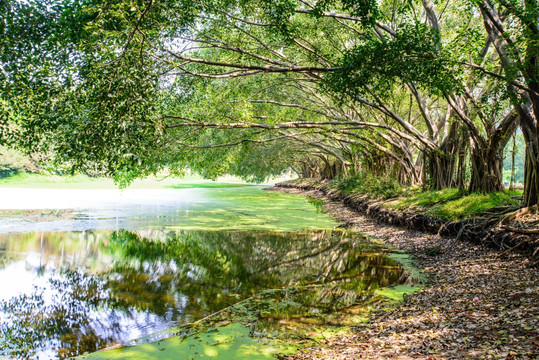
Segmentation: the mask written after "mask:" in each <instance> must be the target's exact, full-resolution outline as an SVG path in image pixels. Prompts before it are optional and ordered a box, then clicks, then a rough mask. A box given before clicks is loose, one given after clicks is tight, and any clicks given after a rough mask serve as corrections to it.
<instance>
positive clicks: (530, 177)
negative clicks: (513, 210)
mask: <svg viewBox="0 0 539 360" xmlns="http://www.w3.org/2000/svg"><path fill="white" fill-rule="evenodd" d="M525 120H526V121H522V122H521V128H522V134H523V135H524V140H525V141H526V162H525V164H524V194H523V205H524V206H532V205H535V204H537V203H539V138H538V135H537V128H536V126H534V125H535V121H532V120H535V119H525Z"/></svg>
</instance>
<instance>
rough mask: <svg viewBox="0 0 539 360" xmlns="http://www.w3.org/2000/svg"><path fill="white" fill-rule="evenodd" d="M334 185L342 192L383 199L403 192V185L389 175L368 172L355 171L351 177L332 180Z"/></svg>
mask: <svg viewBox="0 0 539 360" xmlns="http://www.w3.org/2000/svg"><path fill="white" fill-rule="evenodd" d="M332 186H335V187H336V188H337V189H339V190H340V191H342V192H345V193H351V194H360V195H367V196H369V197H378V198H383V199H388V198H392V197H395V196H398V195H400V194H401V193H402V192H403V190H404V189H403V187H402V186H401V185H400V184H399V183H398V182H397V181H396V180H395V179H392V178H390V177H378V176H375V175H373V174H370V173H357V174H355V175H354V176H351V177H344V178H341V179H337V180H334V181H333V182H332Z"/></svg>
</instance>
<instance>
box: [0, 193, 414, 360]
mask: <svg viewBox="0 0 539 360" xmlns="http://www.w3.org/2000/svg"><path fill="white" fill-rule="evenodd" d="M192 190H193V189H190V191H191V192H190V194H191V195H193V194H194V195H196V196H191V197H190V198H189V199H190V200H189V202H187V201H186V202H185V204H184V205H185V206H183V207H181V206H180V207H174V205H173V204H171V203H174V202H175V201H177V197H172V196H171V194H174V192H172V193H169V194H168V195H169V197H168V198H167V197H164V198H160V199H159V201H160V202H161V203H160V206H158V207H155V206H154V207H153V208H152V205H151V201H150V200H148V199H147V198H144V199H145V200H144V201H147V202H149V203H150V204H149V205H147V206H149V207H137V206H135V205H133V204H134V203H135V204H136V201H132V200H130V201H131V202H130V203H129V204H128V205H126V204H125V203H122V204H118V203H114V201H111V202H110V203H109V204H108V205H107V206H108V207H109V208H108V210H107V209H105V210H103V209H99V208H91V207H88V205H86V206H87V207H86V209H84V210H80V209H78V210H73V213H74V214H75V215H74V216H72V217H71V218H69V219H54V218H47V221H43V219H42V218H41V220H40V221H33V222H32V224H34V226H35V227H36V228H39V227H43V228H45V229H46V228H47V226H49V225H50V224H47V223H51V222H52V223H55V222H56V224H55V225H54V226H56V227H58V228H59V229H60V230H64V231H39V232H35V231H34V232H15V231H13V229H14V228H16V227H13V226H12V227H11V228H10V231H9V232H6V233H5V234H1V235H0V284H2V291H1V292H0V349H2V350H0V355H4V356H14V357H20V358H39V359H65V358H69V357H73V356H76V355H80V354H83V353H85V352H91V351H95V350H99V349H102V348H105V347H108V346H110V345H115V344H125V343H136V342H137V341H138V340H137V339H144V341H149V340H158V339H160V338H164V337H167V336H170V333H167V331H166V330H167V329H173V328H175V327H178V326H181V325H183V324H189V323H191V322H193V321H196V320H198V319H201V318H203V317H205V316H208V315H210V314H213V313H215V312H217V311H219V310H221V309H225V308H227V307H229V306H230V305H232V304H235V303H238V302H240V301H242V300H244V299H249V298H252V297H253V296H257V295H259V294H266V295H265V299H264V301H262V302H260V301H259V304H258V305H257V308H252V309H247V310H245V311H246V314H244V315H245V316H248V317H253V316H255V317H256V318H257V319H258V321H259V323H260V326H259V328H258V331H260V332H265V331H271V330H272V329H274V328H275V327H279V326H281V324H283V323H290V322H294V324H295V326H301V324H302V323H304V324H309V325H312V324H324V323H327V322H334V323H337V322H339V321H340V320H339V319H337V318H336V317H335V316H334V314H335V313H336V310H343V309H350V308H351V306H353V305H357V304H358V303H361V301H362V299H364V298H365V297H366V296H367V294H371V293H372V292H373V291H374V290H376V289H378V288H380V287H385V286H390V285H394V284H399V283H402V282H403V278H404V271H403V269H402V268H401V267H400V266H399V265H398V264H397V263H396V262H394V261H393V260H391V259H389V258H388V257H387V256H385V255H384V254H383V249H381V248H380V246H377V245H374V244H372V243H369V242H367V241H365V239H363V238H362V237H361V235H359V234H357V233H354V232H349V231H344V230H329V229H328V228H331V227H332V225H334V223H333V221H332V220H331V219H330V218H329V217H328V216H327V215H326V214H322V213H320V212H316V210H315V207H314V206H312V205H311V204H309V203H308V202H307V200H306V199H304V198H302V197H297V196H289V195H286V196H284V195H283V194H278V193H272V192H263V191H261V190H260V188H237V189H211V190H208V189H197V190H198V191H192ZM175 191H180V192H181V191H183V190H175ZM178 195H179V194H177V193H176V194H175V196H178ZM180 197H181V196H180ZM183 198H184V199H185V197H183ZM197 202H198V208H197ZM163 203H165V206H163ZM201 203H204V204H205V205H204V206H200V204H201ZM114 207H116V209H114ZM111 208H113V210H112V211H116V213H117V214H118V216H117V217H116V218H115V219H116V223H114V224H113V225H114V226H110V227H109V229H106V228H107V226H108V225H107V224H110V223H108V222H107V221H109V218H108V217H107V216H103V213H106V212H107V211H109V210H110V209H111ZM223 209H224V210H223ZM81 212H85V213H86V214H87V215H88V217H90V218H91V217H93V218H94V220H93V222H92V224H93V225H94V226H96V228H98V229H84V231H65V230H67V229H65V228H64V229H62V228H61V226H64V227H71V228H75V229H76V230H79V229H80V228H81V227H83V228H84V227H85V226H88V222H87V221H86V220H80V218H79V216H78V215H77V214H80V213H81ZM185 212H190V214H189V220H187V215H186V214H185ZM193 213H195V214H193ZM49 216H52V215H50V214H49ZM58 216H60V217H61V216H63V214H61V213H60V215H58ZM212 218H213V219H214V221H211V219H212ZM13 219H21V221H29V220H24V215H23V214H22V213H18V214H15V213H10V214H9V215H8V216H7V217H5V218H4V219H3V220H2V221H3V223H4V224H5V225H6V226H5V227H4V229H6V228H8V227H7V225H9V223H10V222H12V223H13V222H14V221H13ZM15 222H16V221H15ZM61 224H63V225H61ZM96 224H98V225H99V224H101V225H102V226H101V225H99V226H97V225H96ZM17 226H20V225H17ZM268 228H269V229H272V230H268ZM324 228H325V229H324ZM18 229H19V230H23V228H22V227H21V228H18ZM201 229H203V230H201ZM69 230H71V229H69ZM284 291H286V296H285V297H286V301H283V298H284V296H283V294H282V293H283V292H284ZM283 320H286V321H285V322H283ZM164 330H165V331H164ZM159 332H161V333H159Z"/></svg>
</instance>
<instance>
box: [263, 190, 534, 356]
mask: <svg viewBox="0 0 539 360" xmlns="http://www.w3.org/2000/svg"><path fill="white" fill-rule="evenodd" d="M271 191H279V192H287V193H294V194H301V195H306V196H312V197H314V198H317V199H319V200H324V208H325V210H326V211H327V212H328V214H330V215H332V216H334V217H335V218H336V219H337V220H338V221H339V222H341V223H343V224H345V225H346V226H350V227H354V228H356V229H358V230H359V231H361V232H363V233H364V234H366V235H367V236H369V237H374V238H377V239H379V240H381V241H383V242H385V243H387V244H389V245H391V246H394V247H396V248H397V249H400V250H403V251H406V252H407V253H409V254H410V255H411V256H412V257H413V259H414V261H415V264H416V265H417V267H418V268H419V269H421V271H422V272H423V273H424V274H425V275H427V276H428V278H429V283H428V284H427V286H426V287H425V288H424V289H422V290H420V291H418V292H417V293H415V294H413V295H410V296H407V298H406V302H405V303H403V304H401V305H400V306H398V307H396V308H395V309H393V310H390V311H379V312H374V313H373V314H372V316H371V321H370V323H368V324H365V325H358V326H357V327H353V329H352V330H351V335H346V336H342V337H339V338H336V339H331V340H328V341H326V342H325V343H321V344H320V345H317V346H316V347H311V348H309V349H308V350H307V351H305V352H303V353H299V354H295V355H291V356H287V357H285V358H286V359H359V358H361V359H412V358H413V359H470V358H474V359H475V358H485V359H499V358H506V359H537V358H539V340H538V339H539V269H537V268H530V267H528V266H527V264H528V260H527V259H526V257H524V256H523V255H521V254H517V253H509V254H504V256H503V257H500V256H499V255H500V254H501V252H500V251H499V250H495V249H492V248H488V247H486V246H485V244H474V243H471V242H468V241H461V240H457V239H456V238H455V237H449V238H448V237H441V236H439V235H437V234H427V233H423V232H420V231H417V230H411V229H404V228H399V227H395V226H393V225H383V224H379V223H377V222H376V221H375V220H374V219H372V218H369V217H368V215H363V214H360V213H358V212H357V211H355V210H352V209H350V207H348V206H346V205H345V204H344V203H343V201H342V200H340V201H339V200H337V201H336V200H334V199H332V198H331V197H329V196H328V195H327V194H325V193H324V192H322V191H320V190H317V189H300V188H294V187H287V188H285V187H282V186H279V184H277V185H276V186H275V187H274V188H271Z"/></svg>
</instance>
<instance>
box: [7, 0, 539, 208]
mask: <svg viewBox="0 0 539 360" xmlns="http://www.w3.org/2000/svg"><path fill="white" fill-rule="evenodd" d="M0 6H1V7H2V11H1V12H0V13H1V15H0V16H1V19H2V21H1V22H0V32H1V33H2V45H1V46H2V52H1V55H0V56H1V65H0V66H1V68H2V71H1V73H0V84H1V85H0V86H1V89H2V90H1V92H0V104H1V108H0V109H1V110H0V116H1V120H0V141H1V142H2V143H7V144H12V145H14V146H17V147H19V148H22V149H25V150H27V151H31V152H41V153H44V154H47V156H49V157H50V160H51V161H52V162H54V163H55V164H56V165H57V166H58V167H60V168H63V169H65V170H66V171H88V170H92V171H99V172H101V173H105V174H107V175H111V176H114V177H115V178H116V179H117V180H120V181H129V180H131V179H133V178H135V177H138V176H144V175H147V174H150V173H152V172H156V171H158V170H160V169H164V168H166V169H169V170H170V171H172V172H181V171H183V170H185V169H190V170H193V171H197V172H199V173H201V174H203V175H204V176H206V177H209V178H213V177H216V176H218V175H220V174H224V173H232V174H237V175H241V176H243V177H244V178H246V179H249V180H261V179H264V178H265V177H266V176H269V175H274V174H279V173H282V172H283V171H286V170H288V169H291V170H293V171H295V172H297V173H298V174H301V175H303V176H320V177H335V176H340V175H343V174H347V173H354V172H358V171H369V172H372V173H375V174H379V175H383V176H393V177H395V178H397V179H398V180H399V181H400V182H401V183H404V184H423V185H425V186H430V187H433V188H443V187H450V186H458V187H461V188H464V187H467V188H468V189H469V190H471V191H495V190H500V189H501V188H502V186H503V182H502V180H503V179H502V168H503V150H504V148H505V145H506V144H507V142H508V141H509V139H510V138H511V135H512V134H513V133H514V132H515V131H516V129H517V127H518V126H521V128H522V133H523V135H524V138H525V141H526V166H525V167H526V174H525V175H524V180H525V184H526V196H525V198H526V200H525V203H526V204H528V205H531V204H534V203H536V202H537V200H539V199H538V197H539V191H538V189H539V138H538V134H539V131H538V129H537V126H538V114H539V85H538V82H537V81H538V76H539V73H538V70H537V58H538V53H539V52H538V51H537V48H538V44H539V42H538V41H539V37H538V36H539V32H538V29H537V22H536V21H535V19H537V16H538V13H539V5H538V3H537V1H535V0H526V1H522V2H521V1H506V0H499V1H497V0H488V1H487V0H481V1H469V0H457V1H439V2H432V1H430V0H423V1H417V0H381V1H372V0H339V1H338V0H319V1H315V0H313V1H305V0H277V1H265V0H254V1H244V0H202V1H191V0H145V1H142V0H140V1H133V0H130V1H127V0H115V1H105V0H45V1H43V0H29V1H5V0H4V1H3V2H2V3H1V5H0Z"/></svg>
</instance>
